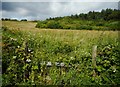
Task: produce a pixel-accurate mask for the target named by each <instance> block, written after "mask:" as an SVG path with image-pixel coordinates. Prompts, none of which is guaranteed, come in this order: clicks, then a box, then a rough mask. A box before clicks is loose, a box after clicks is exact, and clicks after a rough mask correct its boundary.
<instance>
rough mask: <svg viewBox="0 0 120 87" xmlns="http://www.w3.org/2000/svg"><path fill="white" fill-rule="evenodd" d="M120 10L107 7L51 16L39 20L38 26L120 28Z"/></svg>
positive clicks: (92, 28) (55, 27)
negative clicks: (85, 12) (99, 9)
mask: <svg viewBox="0 0 120 87" xmlns="http://www.w3.org/2000/svg"><path fill="white" fill-rule="evenodd" d="M119 15H120V11H119V10H116V9H114V10H112V9H106V10H102V11H101V12H94V11H93V12H91V11H90V12H88V13H87V14H83V13H82V14H79V15H77V14H76V15H71V16H65V17H56V18H49V19H46V20H44V21H39V22H38V23H37V25H36V27H37V28H50V29H73V30H74V29H75V30H120V22H119V20H120V16H119Z"/></svg>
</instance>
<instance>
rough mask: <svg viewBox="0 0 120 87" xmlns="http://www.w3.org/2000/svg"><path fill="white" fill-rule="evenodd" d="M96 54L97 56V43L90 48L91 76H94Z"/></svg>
mask: <svg viewBox="0 0 120 87" xmlns="http://www.w3.org/2000/svg"><path fill="white" fill-rule="evenodd" d="M96 56H97V45H94V46H93V49H92V66H93V76H94V77H95V76H96V72H95V68H96Z"/></svg>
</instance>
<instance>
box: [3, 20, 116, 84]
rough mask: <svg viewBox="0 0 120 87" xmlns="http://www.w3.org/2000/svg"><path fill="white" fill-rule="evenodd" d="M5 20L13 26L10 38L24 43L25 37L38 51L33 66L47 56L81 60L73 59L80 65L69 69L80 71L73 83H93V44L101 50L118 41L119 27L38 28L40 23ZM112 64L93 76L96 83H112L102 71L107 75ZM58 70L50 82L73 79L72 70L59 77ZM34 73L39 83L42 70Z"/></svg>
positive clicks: (55, 82)
mask: <svg viewBox="0 0 120 87" xmlns="http://www.w3.org/2000/svg"><path fill="white" fill-rule="evenodd" d="M2 24H3V26H6V27H9V28H10V29H13V30H12V31H11V32H12V33H13V34H11V35H9V36H10V38H14V39H17V40H18V42H19V43H20V44H22V43H23V42H24V41H28V42H29V48H30V49H33V51H34V57H33V58H32V59H31V60H32V61H36V62H35V63H34V62H33V66H34V65H35V64H36V63H38V62H40V61H46V60H47V61H52V62H55V61H62V62H65V63H72V62H69V61H74V60H77V62H78V64H79V65H77V63H76V64H75V65H74V62H73V66H77V68H76V69H74V68H71V69H70V71H69V72H68V73H69V74H70V76H72V75H74V74H75V75H78V76H77V77H76V79H75V80H72V81H71V84H76V83H79V84H80V83H82V84H89V81H90V79H91V75H92V74H91V73H92V72H91V70H89V67H91V59H92V57H91V56H92V47H93V45H98V51H101V49H103V48H105V49H106V47H107V46H108V45H110V46H117V45H118V41H117V39H118V31H94V30H92V31H89V30H60V29H58V30H54V29H37V28H34V27H35V25H36V23H35V22H13V21H3V23H2ZM18 30H20V31H21V32H22V36H20V35H19V34H17V31H18ZM19 36H20V37H19ZM9 43H12V42H11V41H10V42H9ZM16 45H18V44H16ZM105 46H106V47H105ZM22 48H23V46H22V45H21V49H22ZM17 49H18V48H16V50H17ZM67 49H68V50H67ZM111 49H113V48H111ZM69 50H70V52H69ZM110 52H112V51H110ZM103 53H104V52H103ZM19 54H20V53H19V52H18V55H17V53H16V54H13V55H12V56H14V55H15V56H19ZM21 55H22V54H21ZM112 55H113V57H114V55H116V54H114V52H112V53H110V56H109V57H110V58H111V57H112ZM10 56H11V55H10ZM12 56H11V58H12ZM107 57H108V56H107ZM5 58H7V57H5ZM71 58H72V59H71ZM74 58H76V59H74ZM98 59H99V58H98ZM103 59H104V57H103ZM100 60H101V59H100ZM100 62H101V61H100ZM11 63H12V62H11ZM16 64H17V63H16ZM103 64H104V63H103ZM18 66H19V65H18ZM108 66H109V65H108ZM102 67H103V66H102ZM109 68H110V66H109ZM109 68H105V69H106V70H105V71H104V70H103V71H102V72H101V75H100V76H98V77H97V79H98V80H93V84H94V83H97V84H103V83H104V82H105V83H107V84H110V83H111V81H109V80H108V79H107V80H105V79H104V80H105V81H103V82H102V75H104V74H105V75H107V74H106V73H108V71H107V70H109ZM55 70H56V72H59V70H57V69H51V72H50V78H51V79H52V81H53V83H50V84H59V83H57V81H58V82H59V81H61V80H62V79H64V80H65V79H68V80H69V76H68V74H64V75H61V76H58V77H61V78H58V77H57V73H56V72H55ZM77 70H78V71H77ZM79 71H80V72H79ZM71 72H73V73H71ZM111 72H112V71H111ZM11 73H12V72H10V75H11ZM79 73H81V74H79ZM113 75H114V74H113ZM34 76H35V77H36V79H37V80H35V82H36V83H37V81H38V83H39V78H38V76H39V73H36V74H35V75H34ZM108 76H109V75H108ZM83 77H85V79H83ZM70 78H71V77H70ZM30 81H31V78H30ZM65 81H66V80H65ZM78 81H79V82H78ZM97 81H98V82H97ZM99 81H100V82H99ZM114 83H117V81H116V79H115V80H114V81H113V83H112V84H114ZM66 84H67V82H66ZM68 84H69V83H68Z"/></svg>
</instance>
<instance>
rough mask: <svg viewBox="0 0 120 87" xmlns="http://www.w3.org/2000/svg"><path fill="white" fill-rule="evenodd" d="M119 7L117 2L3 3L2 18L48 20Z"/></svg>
mask: <svg viewBox="0 0 120 87" xmlns="http://www.w3.org/2000/svg"><path fill="white" fill-rule="evenodd" d="M117 7H118V6H117V2H3V3H2V16H3V17H9V18H18V19H20V18H27V19H29V20H30V19H46V18H49V17H56V16H66V15H71V14H76V13H78V14H79V13H86V12H88V11H93V10H95V11H100V10H102V9H106V8H116V9H117Z"/></svg>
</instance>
